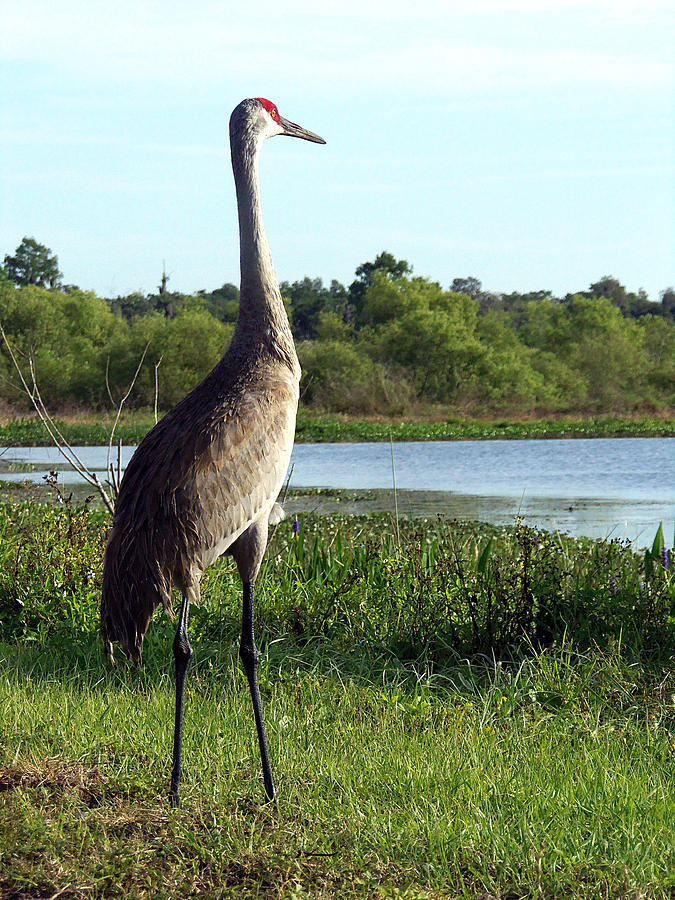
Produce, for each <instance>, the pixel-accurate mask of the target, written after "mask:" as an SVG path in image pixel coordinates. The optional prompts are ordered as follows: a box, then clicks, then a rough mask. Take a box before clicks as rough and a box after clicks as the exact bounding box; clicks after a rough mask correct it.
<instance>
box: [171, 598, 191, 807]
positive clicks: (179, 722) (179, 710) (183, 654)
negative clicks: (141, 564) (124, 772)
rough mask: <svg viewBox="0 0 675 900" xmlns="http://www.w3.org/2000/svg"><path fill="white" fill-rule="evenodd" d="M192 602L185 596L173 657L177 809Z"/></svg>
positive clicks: (174, 797)
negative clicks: (189, 621)
mask: <svg viewBox="0 0 675 900" xmlns="http://www.w3.org/2000/svg"><path fill="white" fill-rule="evenodd" d="M189 611H190V601H189V600H188V599H187V597H185V596H183V604H182V606H181V608H180V615H179V617H178V628H177V629H176V636H175V638H174V639H173V655H174V659H175V660H176V723H175V726H174V732H173V769H172V771H171V789H170V791H169V803H170V804H171V806H174V807H177V806H178V805H179V801H178V785H179V783H180V763H181V754H182V749H183V701H184V699H185V673H186V672H187V667H188V663H189V662H190V657H191V656H192V647H191V646H190V641H189V640H188V633H187V626H188V613H189Z"/></svg>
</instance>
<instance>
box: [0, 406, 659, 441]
mask: <svg viewBox="0 0 675 900" xmlns="http://www.w3.org/2000/svg"><path fill="white" fill-rule="evenodd" d="M153 421H154V420H153V419H152V418H151V417H150V416H149V415H148V416H145V417H144V416H142V415H139V414H133V415H131V417H130V418H129V419H128V420H126V421H125V420H123V421H122V422H121V424H120V425H118V427H117V430H116V432H115V435H116V439H118V438H119V439H121V440H122V442H123V443H124V444H138V443H139V442H140V441H141V440H142V439H143V437H144V436H145V434H146V433H147V432H148V431H149V430H150V428H151V427H152V425H153ZM58 426H59V428H60V429H61V431H62V432H63V434H64V435H65V437H66V438H67V440H68V441H69V442H70V443H71V444H72V445H73V446H100V445H105V444H107V443H108V440H109V437H110V427H111V422H110V421H109V417H108V418H107V419H106V418H105V417H101V421H99V422H95V421H94V422H81V421H77V420H70V421H60V420H59V421H58ZM673 435H675V419H672V418H670V419H666V418H640V419H637V418H621V417H615V416H595V417H593V416H589V417H587V418H578V419H538V420H534V421H519V420H508V419H500V420H495V421H479V420H472V419H460V418H453V419H449V420H447V421H444V422H427V421H417V422H401V421H392V422H386V421H384V422H381V421H361V420H355V419H352V418H348V417H341V416H330V415H321V414H317V413H314V412H312V411H310V410H307V409H304V408H301V409H300V410H299V413H298V422H297V428H296V441H297V442H298V443H326V442H345V441H388V440H390V439H391V440H395V441H451V440H493V439H514V440H515V439H525V438H559V437H566V438H567V437H586V438H587V437H672V436H673ZM51 443H52V441H51V440H50V438H49V436H48V435H47V434H46V432H45V430H44V428H43V427H42V425H41V424H40V422H38V421H36V420H35V419H20V418H18V419H14V420H12V421H10V422H8V423H7V424H6V425H1V426H0V446H16V447H21V446H24V447H29V446H35V447H40V446H49V445H51Z"/></svg>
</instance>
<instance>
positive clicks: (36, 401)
mask: <svg viewBox="0 0 675 900" xmlns="http://www.w3.org/2000/svg"><path fill="white" fill-rule="evenodd" d="M0 335H1V336H2V340H3V341H4V344H5V347H6V348H7V352H8V353H9V356H10V359H11V360H12V363H13V365H14V368H15V370H16V372H17V374H18V376H19V379H20V381H21V385H22V388H23V392H24V393H25V395H26V396H27V397H28V399H29V400H30V402H31V404H32V406H33V409H34V410H35V412H36V413H37V415H38V418H39V419H40V421H41V423H42V425H43V427H44V429H45V431H46V432H47V434H48V435H49V437H50V439H51V441H52V443H53V444H54V446H55V447H56V449H57V450H58V451H59V453H60V454H61V456H63V458H64V459H65V460H66V462H67V463H68V464H69V465H70V466H71V467H72V468H73V469H74V470H75V471H76V472H77V474H78V475H79V476H80V478H82V480H83V481H85V482H86V483H87V484H89V485H91V486H92V487H93V488H95V489H96V491H97V492H98V494H99V496H100V498H101V500H102V501H103V504H104V506H105V507H106V509H107V510H108V512H110V513H111V515H112V514H113V513H114V511H115V500H116V498H117V493H118V490H119V485H120V481H121V480H122V441H121V440H119V441H118V442H117V465H116V467H115V465H113V463H111V462H110V455H111V452H112V442H113V439H114V434H115V428H116V427H117V424H118V422H119V419H120V416H121V414H122V406H123V405H124V403H125V401H126V400H127V398H128V397H129V394H130V393H131V391H132V390H133V387H134V385H135V383H136V379H137V378H138V375H139V372H140V370H141V366H142V365H143V360H144V359H145V355H146V353H147V352H148V347H149V346H150V344H146V347H145V350H144V351H143V355H142V356H141V360H140V362H139V364H138V367H137V369H136V372H135V374H134V377H133V379H132V382H131V384H130V385H129V389H128V390H127V392H126V394H125V395H124V397H122V399H121V401H120V403H119V405H118V408H117V415H116V417H115V422H114V424H113V427H112V431H111V433H110V440H109V442H108V456H107V460H106V471H107V472H110V481H109V487H110V493H108V491H107V490H106V485H105V484H104V483H103V482H102V481H101V480H100V479H99V477H98V475H97V474H96V473H95V472H92V471H90V470H89V469H88V468H87V466H86V465H85V464H84V463H83V462H82V460H81V459H80V457H79V456H78V455H77V453H76V452H75V451H74V450H73V448H72V446H71V445H70V443H69V442H68V441H67V440H66V438H65V437H64V435H63V433H62V432H61V430H60V429H59V427H58V425H57V424H56V422H55V421H54V419H53V418H52V417H51V416H50V414H49V412H48V411H47V407H46V406H45V404H44V402H43V400H42V396H41V394H40V388H39V386H38V381H37V376H36V374H35V365H34V362H33V356H32V353H31V354H29V355H28V369H29V371H30V381H31V383H30V384H29V383H28V381H27V380H26V377H25V376H24V374H23V371H22V369H21V366H20V365H19V362H18V360H17V358H16V355H15V353H14V350H13V349H12V346H11V344H10V343H9V340H8V338H7V335H6V334H5V329H4V328H3V326H2V323H1V322H0ZM158 365H159V364H158ZM155 373H156V368H155ZM106 387H107V389H108V396H109V397H110V398H111V400H112V394H111V392H110V385H109V382H108V364H107V363H106ZM155 403H156V401H155ZM111 494H112V496H111Z"/></svg>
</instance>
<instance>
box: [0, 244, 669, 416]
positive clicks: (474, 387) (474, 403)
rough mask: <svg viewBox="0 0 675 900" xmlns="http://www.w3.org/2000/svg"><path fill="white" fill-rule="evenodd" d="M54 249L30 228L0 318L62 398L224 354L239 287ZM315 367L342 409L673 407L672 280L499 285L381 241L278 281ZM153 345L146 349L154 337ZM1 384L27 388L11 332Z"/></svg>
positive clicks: (8, 268)
mask: <svg viewBox="0 0 675 900" xmlns="http://www.w3.org/2000/svg"><path fill="white" fill-rule="evenodd" d="M61 279H62V275H61V273H60V272H59V269H58V260H57V258H56V256H55V255H54V254H53V253H52V252H51V251H50V250H49V249H48V248H46V247H44V246H43V245H40V244H38V243H37V242H36V241H35V240H34V239H33V238H24V241H22V244H21V245H20V246H19V247H18V248H17V250H16V252H15V253H14V255H13V256H10V255H7V256H5V259H4V267H3V269H2V271H1V273H0V322H1V323H2V325H3V328H4V330H5V332H6V334H7V337H8V339H9V341H10V343H11V344H12V346H13V347H15V348H16V349H17V351H18V352H19V355H20V358H21V359H23V360H24V362H26V361H27V359H28V358H29V356H30V357H32V359H33V361H34V368H35V372H36V375H37V379H38V383H39V385H40V390H41V393H42V396H43V399H44V400H45V402H46V403H48V404H51V405H52V406H54V407H59V406H64V405H66V404H74V405H78V406H87V407H92V408H102V407H105V406H110V405H111V404H116V403H117V402H119V399H120V398H121V396H123V394H124V393H125V392H126V390H127V388H128V385H129V383H130V382H131V380H132V378H133V375H134V372H135V371H136V368H137V366H138V362H139V360H140V359H141V357H142V355H143V353H144V352H145V354H146V355H145V359H144V363H143V366H142V367H141V371H140V373H139V376H138V379H137V381H136V383H135V386H134V390H133V393H132V395H131V396H130V398H129V400H128V405H130V406H135V407H146V406H149V405H151V404H152V403H153V401H154V395H155V372H156V371H157V376H158V377H157V384H158V386H159V389H158V399H159V406H160V407H161V408H162V409H166V408H169V407H170V406H172V405H173V404H174V403H176V402H177V401H178V400H179V399H180V398H181V397H182V396H183V395H184V394H185V392H186V391H187V390H189V389H190V388H191V387H193V386H194V385H195V384H197V383H198V381H199V380H200V379H201V378H202V377H203V376H204V375H205V374H206V373H207V372H208V371H209V370H210V369H211V368H212V367H213V365H215V363H216V362H217V360H218V359H219V358H220V356H221V355H222V353H223V351H224V349H225V347H226V346H227V344H228V342H229V340H230V338H231V336H232V333H233V330H234V323H235V321H236V316H237V310H238V302H239V291H238V289H237V287H236V286H234V285H232V284H225V285H223V286H222V287H221V288H219V289H217V290H215V291H210V292H207V291H198V292H197V293H195V294H190V295H186V294H181V293H176V292H171V291H169V290H168V283H167V282H168V279H167V277H166V275H163V277H162V280H161V284H160V285H159V286H158V289H157V291H156V292H154V293H150V294H139V293H135V294H130V295H127V296H118V297H114V298H101V297H98V296H97V295H95V294H94V293H93V292H91V291H86V290H81V289H80V288H78V287H76V286H75V285H63V284H62V281H61ZM280 287H281V293H282V296H283V298H284V302H285V304H286V308H287V311H288V314H289V319H290V322H291V327H292V329H293V333H294V336H295V340H296V346H297V350H298V356H299V358H300V363H301V366H302V369H303V376H302V382H301V397H302V402H303V403H305V404H306V405H308V406H310V407H313V408H315V409H318V410H326V411H330V412H345V413H354V414H357V415H364V414H383V415H389V416H391V415H402V416H403V415H412V414H415V413H421V412H425V411H429V410H431V409H439V410H443V411H444V412H446V413H447V414H465V415H481V414H498V415H499V414H550V413H556V412H559V413H566V412H577V413H578V412H589V413H590V412H593V413H597V412H619V413H627V412H631V411H650V412H653V411H666V410H670V409H672V408H673V406H675V291H674V290H673V289H672V288H667V289H666V290H664V291H663V292H662V294H661V300H660V302H658V303H656V302H652V301H650V300H649V298H648V297H647V295H646V294H645V293H644V291H639V292H638V293H637V294H636V293H632V292H630V291H628V290H626V288H625V287H624V286H623V285H621V284H620V283H619V281H617V280H616V279H615V278H613V277H611V276H606V277H604V278H602V279H600V280H599V281H598V282H596V283H594V284H591V285H590V286H589V288H588V289H587V290H584V291H579V292H578V293H575V294H567V295H566V296H565V297H556V296H554V295H553V294H552V292H551V291H546V290H542V291H537V292H532V293H524V294H520V293H510V294H499V293H493V292H488V291H484V290H483V289H482V285H481V282H480V281H479V280H478V279H477V278H474V277H467V278H455V279H454V280H453V282H452V284H451V285H450V287H449V288H448V289H444V288H443V287H442V286H441V285H440V284H439V283H437V282H434V281H431V280H430V279H427V278H421V277H419V276H415V275H414V274H413V270H412V267H411V266H410V264H409V263H408V262H407V261H406V260H398V259H396V258H395V257H394V256H392V254H390V253H387V252H383V253H380V254H379V255H378V256H377V257H376V258H375V259H374V260H373V261H370V262H364V263H362V264H361V265H360V266H358V267H357V269H356V271H355V277H354V280H353V282H352V283H351V284H350V285H349V286H345V285H343V284H341V283H340V282H338V281H335V280H333V281H332V282H331V284H330V286H325V285H324V284H323V281H322V280H321V279H320V278H309V277H305V278H303V279H302V280H300V281H295V282H293V283H288V282H282V284H281V285H280ZM146 348H147V349H146ZM0 378H1V381H0V396H1V397H2V398H4V399H5V400H6V401H7V402H9V403H10V404H12V405H17V404H20V402H21V397H20V394H19V392H18V391H17V389H16V386H15V381H16V379H15V377H14V376H13V372H12V365H11V361H10V360H9V357H8V354H7V351H6V348H4V347H3V349H2V354H1V355H0Z"/></svg>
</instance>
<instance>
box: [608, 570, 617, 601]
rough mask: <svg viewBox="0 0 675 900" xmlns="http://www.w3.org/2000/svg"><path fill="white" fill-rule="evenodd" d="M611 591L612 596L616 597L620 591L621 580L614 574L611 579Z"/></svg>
mask: <svg viewBox="0 0 675 900" xmlns="http://www.w3.org/2000/svg"><path fill="white" fill-rule="evenodd" d="M609 592H610V594H611V595H612V597H616V595H617V594H618V593H619V582H618V581H617V580H616V576H614V575H612V577H611V578H610V579H609Z"/></svg>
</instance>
